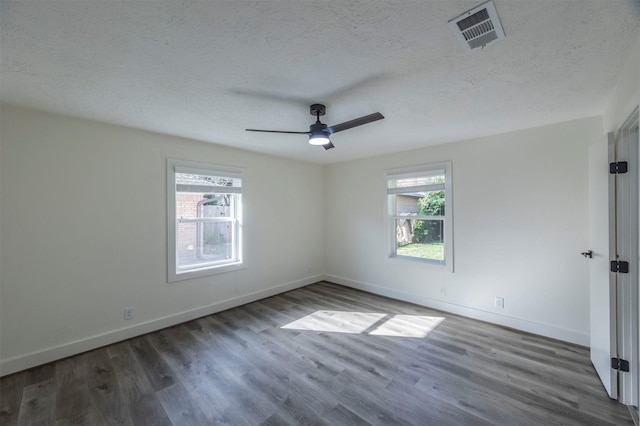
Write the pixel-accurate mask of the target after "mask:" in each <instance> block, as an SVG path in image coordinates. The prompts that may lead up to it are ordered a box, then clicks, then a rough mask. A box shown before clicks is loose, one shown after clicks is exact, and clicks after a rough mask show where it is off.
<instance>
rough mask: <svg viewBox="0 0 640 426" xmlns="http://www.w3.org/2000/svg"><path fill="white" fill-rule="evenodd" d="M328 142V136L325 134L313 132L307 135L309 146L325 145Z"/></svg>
mask: <svg viewBox="0 0 640 426" xmlns="http://www.w3.org/2000/svg"><path fill="white" fill-rule="evenodd" d="M329 142H331V141H330V140H329V135H327V134H326V133H325V132H313V133H311V134H310V135H309V143H310V144H311V145H326V144H328V143H329Z"/></svg>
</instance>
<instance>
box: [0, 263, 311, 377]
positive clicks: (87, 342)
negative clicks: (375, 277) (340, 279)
mask: <svg viewBox="0 0 640 426" xmlns="http://www.w3.org/2000/svg"><path fill="white" fill-rule="evenodd" d="M320 280H322V275H314V276H311V277H307V278H304V279H302V280H298V281H292V282H289V283H285V284H281V285H277V286H274V287H270V288H267V289H264V290H260V291H257V292H254V293H249V294H245V295H242V296H238V297H234V298H231V299H227V300H223V301H220V302H216V303H213V304H211V305H207V306H203V307H200V308H196V309H192V310H189V311H185V312H179V313H177V314H172V315H167V316H165V317H161V318H156V319H153V320H150V321H146V322H143V323H139V324H135V325H132V326H130V327H125V328H120V329H117V330H112V331H109V332H107V333H102V334H98V335H94V336H90V337H87V338H83V339H79V340H75V341H71V342H66V343H63V344H61V345H58V346H53V347H50V348H46V349H42V350H39V351H35V352H31V353H27V354H24V355H20V356H17V357H13V358H9V359H5V360H2V361H0V376H5V375H8V374H11V373H15V372H18V371H22V370H26V369H27V368H31V367H35V366H37V365H42V364H46V363H48V362H52V361H56V360H59V359H62V358H66V357H68V356H72V355H76V354H79V353H82V352H86V351H90V350H93V349H96V348H99V347H102V346H105V345H110V344H112V343H116V342H120V341H122V340H126V339H130V338H132V337H136V336H140V335H143V334H146V333H150V332H152V331H156V330H161V329H163V328H166V327H171V326H173V325H176V324H181V323H183V322H186V321H191V320H193V319H196V318H200V317H204V316H207V315H211V314H215V313H216V312H220V311H224V310H226V309H230V308H234V307H236V306H240V305H244V304H246V303H250V302H254V301H256V300H260V299H264V298H266V297H270V296H274V295H276V294H280V293H284V292H285V291H289V290H294V289H296V288H299V287H304V286H306V285H309V284H313V283H316V282H318V281H320Z"/></svg>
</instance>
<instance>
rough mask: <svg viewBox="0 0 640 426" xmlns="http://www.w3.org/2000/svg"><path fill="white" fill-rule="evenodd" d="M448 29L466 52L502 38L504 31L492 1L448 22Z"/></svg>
mask: <svg viewBox="0 0 640 426" xmlns="http://www.w3.org/2000/svg"><path fill="white" fill-rule="evenodd" d="M449 27H451V29H452V30H453V32H454V33H455V35H456V38H457V39H458V40H460V42H461V43H462V45H463V46H464V47H465V49H467V50H472V49H476V48H478V47H483V46H485V45H487V44H489V43H491V42H492V41H494V40H499V39H501V38H504V30H503V29H502V24H501V23H500V18H498V12H496V7H495V6H494V4H493V1H492V0H489V1H488V2H486V3H482V4H481V5H480V6H476V7H474V8H473V9H471V10H469V11H467V12H465V13H463V14H462V15H460V16H458V17H457V18H454V19H452V20H450V21H449Z"/></svg>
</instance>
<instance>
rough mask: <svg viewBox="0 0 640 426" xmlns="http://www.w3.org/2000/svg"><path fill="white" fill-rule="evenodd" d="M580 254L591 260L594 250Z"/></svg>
mask: <svg viewBox="0 0 640 426" xmlns="http://www.w3.org/2000/svg"><path fill="white" fill-rule="evenodd" d="M580 254H581V255H583V256H584V257H588V258H589V259H591V258H592V257H593V250H589V251H583V252H582V253H580Z"/></svg>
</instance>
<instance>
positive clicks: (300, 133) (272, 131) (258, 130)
mask: <svg viewBox="0 0 640 426" xmlns="http://www.w3.org/2000/svg"><path fill="white" fill-rule="evenodd" d="M245 130H246V131H247V132H263V133H291V134H294V135H308V134H309V132H289V131H287V130H260V129H245Z"/></svg>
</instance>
